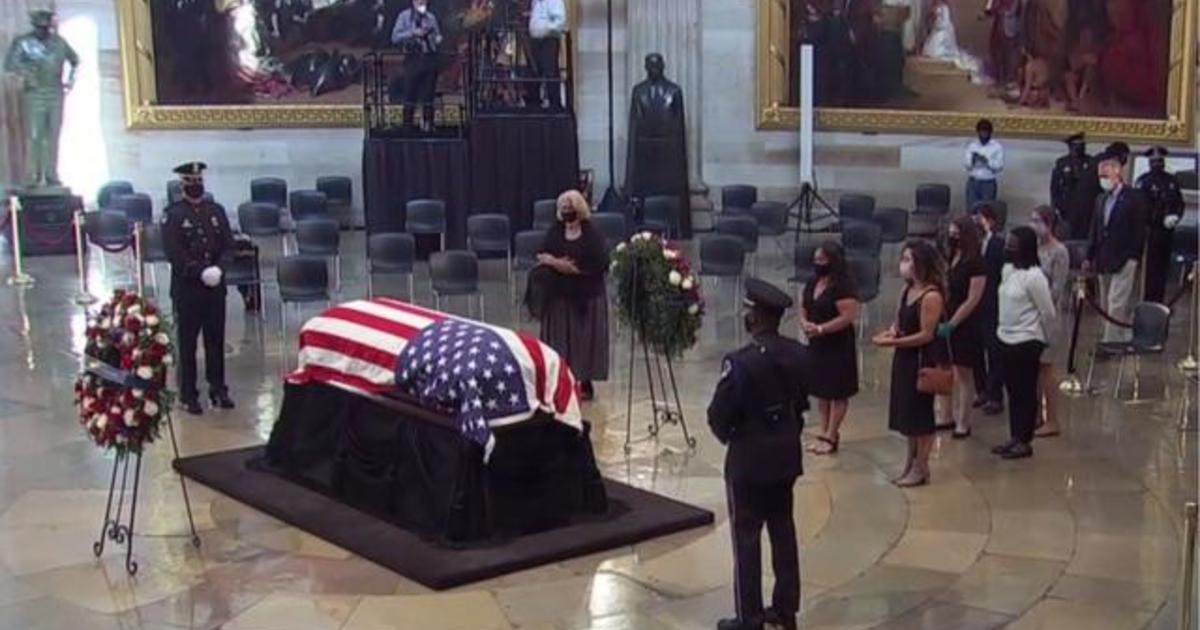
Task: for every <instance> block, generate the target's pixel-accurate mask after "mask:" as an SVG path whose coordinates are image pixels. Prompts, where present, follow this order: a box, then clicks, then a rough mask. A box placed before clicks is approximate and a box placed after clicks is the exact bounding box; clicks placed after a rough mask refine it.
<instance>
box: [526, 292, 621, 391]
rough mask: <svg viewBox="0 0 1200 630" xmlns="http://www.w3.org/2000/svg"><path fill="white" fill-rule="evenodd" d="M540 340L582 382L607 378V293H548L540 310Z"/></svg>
mask: <svg viewBox="0 0 1200 630" xmlns="http://www.w3.org/2000/svg"><path fill="white" fill-rule="evenodd" d="M541 315H542V316H541V320H542V335H541V336H542V341H545V342H546V343H547V344H549V345H550V347H551V348H554V350H555V351H556V352H558V354H559V355H560V356H561V357H562V358H563V359H564V360H565V361H566V362H567V365H569V366H571V372H572V373H573V374H574V375H575V378H576V379H578V380H581V381H603V380H607V379H608V295H607V294H606V293H604V292H601V293H599V294H597V295H594V296H592V297H583V298H568V297H562V296H551V297H547V298H546V300H545V306H544V308H543V309H542V314H541Z"/></svg>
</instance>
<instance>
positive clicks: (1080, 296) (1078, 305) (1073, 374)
mask: <svg viewBox="0 0 1200 630" xmlns="http://www.w3.org/2000/svg"><path fill="white" fill-rule="evenodd" d="M1086 291H1087V278H1085V277H1083V276H1079V277H1077V278H1075V290H1074V291H1073V294H1074V296H1075V322H1074V324H1073V325H1072V326H1071V346H1070V349H1069V351H1068V353H1067V376H1066V378H1064V379H1063V380H1062V382H1060V383H1059V384H1058V389H1059V391H1061V392H1062V393H1064V394H1067V395H1068V396H1082V395H1083V394H1085V393H1086V390H1085V388H1084V385H1083V382H1082V381H1080V380H1079V374H1077V370H1076V366H1075V352H1076V350H1078V349H1079V324H1080V322H1081V321H1082V320H1083V303H1084V299H1085V297H1084V296H1085V294H1086Z"/></svg>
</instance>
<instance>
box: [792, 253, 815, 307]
mask: <svg viewBox="0 0 1200 630" xmlns="http://www.w3.org/2000/svg"><path fill="white" fill-rule="evenodd" d="M816 251H817V244H816V243H813V242H809V241H804V242H801V243H800V244H798V245H797V246H796V252H795V253H794V254H793V256H792V261H793V270H792V277H790V278H788V282H789V283H790V284H794V285H797V286H796V303H797V304H799V303H800V286H801V285H805V284H808V283H809V282H810V281H812V279H813V254H814V253H816Z"/></svg>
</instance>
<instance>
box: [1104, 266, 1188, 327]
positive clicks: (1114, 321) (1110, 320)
mask: <svg viewBox="0 0 1200 630" xmlns="http://www.w3.org/2000/svg"><path fill="white" fill-rule="evenodd" d="M1194 280H1195V274H1194V272H1189V273H1188V277H1186V278H1185V279H1184V282H1182V283H1180V285H1179V288H1178V289H1177V290H1176V291H1175V295H1172V296H1171V299H1170V300H1167V302H1166V304H1165V306H1166V307H1167V308H1168V309H1170V310H1175V303H1176V302H1178V301H1179V298H1181V297H1183V294H1184V293H1185V292H1187V289H1188V287H1189V286H1191V283H1192V281H1194ZM1087 305H1088V306H1090V307H1092V310H1094V311H1096V312H1097V313H1099V314H1100V317H1103V318H1104V319H1105V320H1106V321H1107V322H1108V323H1110V324H1112V325H1114V326H1120V327H1121V328H1133V323H1131V322H1123V321H1121V320H1119V319H1116V318H1115V317H1113V316H1112V315H1110V314H1109V313H1108V312H1107V311H1105V310H1104V309H1103V308H1100V305H1099V304H1097V303H1096V297H1095V296H1094V295H1090V294H1089V295H1088V296H1087Z"/></svg>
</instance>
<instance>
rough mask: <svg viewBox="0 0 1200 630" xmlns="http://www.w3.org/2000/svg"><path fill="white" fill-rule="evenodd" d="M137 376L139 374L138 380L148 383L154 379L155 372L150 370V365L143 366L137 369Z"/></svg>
mask: <svg viewBox="0 0 1200 630" xmlns="http://www.w3.org/2000/svg"><path fill="white" fill-rule="evenodd" d="M135 374H137V377H138V378H140V379H142V380H146V381H148V380H150V379H152V378H154V370H152V369H151V368H150V366H148V365H143V366H141V367H139V368H138V369H137V372H135Z"/></svg>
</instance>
